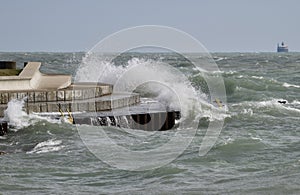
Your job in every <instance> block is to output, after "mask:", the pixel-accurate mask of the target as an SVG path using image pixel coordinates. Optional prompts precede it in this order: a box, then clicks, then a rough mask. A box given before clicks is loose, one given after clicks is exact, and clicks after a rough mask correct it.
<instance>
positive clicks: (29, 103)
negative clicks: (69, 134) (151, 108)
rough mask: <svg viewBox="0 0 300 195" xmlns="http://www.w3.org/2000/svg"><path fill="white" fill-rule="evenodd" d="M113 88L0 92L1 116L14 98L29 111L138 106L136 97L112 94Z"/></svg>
mask: <svg viewBox="0 0 300 195" xmlns="http://www.w3.org/2000/svg"><path fill="white" fill-rule="evenodd" d="M112 90H113V86H112V85H109V84H94V85H93V84H89V83H86V84H84V83H78V84H72V85H70V86H69V87H68V88H65V89H60V90H53V91H52V90H34V91H32V90H28V91H0V103H1V104H0V117H3V116H4V110H5V109H6V108H7V103H8V102H9V101H11V100H13V99H18V100H24V109H25V111H26V112H27V113H32V112H36V113H39V112H59V107H58V104H59V105H61V108H62V110H63V111H66V110H68V111H70V112H83V111H84V112H95V111H96V112H99V111H103V110H111V109H115V108H119V107H125V106H130V105H133V104H137V103H139V101H140V96H139V95H138V94H129V93H117V94H114V95H111V93H112Z"/></svg>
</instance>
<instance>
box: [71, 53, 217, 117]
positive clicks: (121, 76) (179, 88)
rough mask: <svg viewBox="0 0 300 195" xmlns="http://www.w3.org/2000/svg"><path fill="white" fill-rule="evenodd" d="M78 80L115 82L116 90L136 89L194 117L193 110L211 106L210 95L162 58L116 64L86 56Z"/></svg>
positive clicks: (134, 90)
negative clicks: (193, 84) (196, 86)
mask: <svg viewBox="0 0 300 195" xmlns="http://www.w3.org/2000/svg"><path fill="white" fill-rule="evenodd" d="M104 70H105V71H104ZM75 80H76V81H77V82H103V83H109V84H113V85H115V86H114V89H115V90H116V91H127V92H137V93H139V94H141V95H142V96H143V97H151V98H153V99H155V100H158V101H159V102H161V103H162V104H164V105H165V106H166V107H167V108H172V109H180V110H181V113H182V116H183V117H186V118H187V117H189V118H190V117H191V116H190V113H191V112H194V113H199V112H202V105H207V106H208V107H211V106H212V105H211V104H210V103H208V101H207V95H206V94H205V93H202V92H201V90H196V89H195V88H194V87H193V86H192V85H191V82H190V81H189V80H188V77H186V76H185V75H183V74H182V73H181V72H179V70H175V68H174V67H172V66H170V65H168V64H165V63H163V62H161V61H159V60H158V61H154V60H151V59H146V60H145V59H143V58H132V59H130V60H129V61H128V62H127V63H125V64H122V65H118V66H117V65H115V64H114V63H113V61H112V60H108V59H107V58H105V56H102V55H99V54H98V55H92V56H86V57H85V58H84V59H83V62H82V64H81V66H80V68H79V70H78V71H77V74H76V77H75ZM149 81H153V82H149ZM141 84H142V85H141ZM191 97H197V99H193V98H191ZM188 115H189V116H188ZM196 116H197V115H195V116H194V118H195V117H196ZM210 116H211V117H215V116H216V115H215V114H214V115H210ZM197 117H198V116H197Z"/></svg>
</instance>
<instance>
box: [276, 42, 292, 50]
mask: <svg viewBox="0 0 300 195" xmlns="http://www.w3.org/2000/svg"><path fill="white" fill-rule="evenodd" d="M277 52H289V48H288V46H287V45H285V44H284V42H282V43H281V45H280V44H279V43H277Z"/></svg>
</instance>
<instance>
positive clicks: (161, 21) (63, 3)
mask: <svg viewBox="0 0 300 195" xmlns="http://www.w3.org/2000/svg"><path fill="white" fill-rule="evenodd" d="M299 8H300V1H299V0H118V1H117V0H26V1H25V0H0V51H2V52H15V51H16V52H18V51H21V52H38V51H44V52H76V51H88V50H90V49H91V48H92V47H93V46H94V45H95V44H97V42H99V41H100V40H102V39H103V38H105V37H107V36H109V35H111V34H112V33H115V32H117V31H120V30H122V29H125V28H129V27H134V26H138V25H164V26H169V27H173V28H177V29H179V30H182V31H184V32H186V33H188V34H190V35H192V36H193V37H195V38H196V39H197V40H199V41H200V42H201V43H202V44H203V45H204V46H205V47H206V49H207V50H208V51H210V52H273V51H275V49H276V45H277V43H278V42H281V41H285V42H286V43H287V44H288V45H289V48H290V50H291V51H300V25H299V24H300V22H299V19H300V11H299Z"/></svg>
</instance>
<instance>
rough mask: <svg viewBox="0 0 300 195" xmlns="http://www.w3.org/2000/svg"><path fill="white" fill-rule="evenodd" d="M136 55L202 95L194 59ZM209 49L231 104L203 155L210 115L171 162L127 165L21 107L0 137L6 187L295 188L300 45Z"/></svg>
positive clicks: (65, 60)
mask: <svg viewBox="0 0 300 195" xmlns="http://www.w3.org/2000/svg"><path fill="white" fill-rule="evenodd" d="M82 56H83V54H82V53H74V54H72V53H0V59H1V60H15V61H17V62H18V66H19V67H21V66H22V62H24V61H41V62H43V66H42V71H45V72H48V73H49V72H51V73H68V74H73V75H75V72H76V68H78V66H79V63H80V62H81V58H82ZM133 56H134V57H136V58H138V59H152V60H153V61H157V60H160V61H164V62H167V63H169V64H171V65H172V66H174V67H177V68H179V69H181V71H183V72H187V73H188V75H190V77H189V78H190V80H191V82H192V85H193V86H194V87H195V88H196V89H198V90H202V91H203V93H204V94H205V89H206V86H205V84H204V83H203V80H202V78H201V77H200V76H197V75H194V74H193V70H192V69H191V67H190V65H189V63H188V62H186V61H184V60H182V59H179V58H177V57H176V56H173V55H167V54H147V55H146V54H134V55H133ZM212 56H213V57H214V60H215V61H216V63H217V64H218V66H219V68H220V70H221V75H222V76H223V78H224V82H225V87H226V91H227V107H228V112H227V115H226V117H225V123H224V128H223V129H222V131H221V134H220V135H219V137H218V140H217V142H216V144H215V145H214V147H213V148H212V149H211V150H210V151H209V152H208V153H207V154H206V155H205V156H199V146H200V145H201V142H202V138H203V135H204V132H205V127H206V124H205V123H207V121H206V122H204V124H201V125H200V128H199V129H198V131H197V134H196V136H195V137H194V139H193V141H192V143H191V144H190V145H189V146H188V148H187V149H186V150H185V151H184V152H183V153H182V154H181V155H180V156H179V157H178V158H176V159H175V160H174V161H172V162H171V163H169V164H167V165H165V166H162V167H159V168H157V169H153V170H145V171H127V170H120V169H117V168H115V167H112V166H110V165H109V164H106V163H104V162H102V161H101V160H99V159H98V158H96V157H95V156H94V155H93V154H92V153H91V152H90V151H89V150H88V149H87V148H86V146H85V145H84V143H83V142H82V140H81V138H80V136H79V134H78V131H77V128H76V126H72V125H69V124H64V123H61V122H58V121H51V120H46V119H41V118H38V117H36V116H31V115H30V116H27V115H23V114H22V113H21V114H20V110H17V109H16V113H15V115H16V117H17V121H15V122H16V123H15V124H17V126H18V128H12V129H11V131H10V132H9V133H8V135H6V136H5V137H1V139H0V151H6V152H7V153H8V154H7V155H3V156H0V164H1V165H0V171H1V176H0V194H24V193H26V194H110V193H112V194H116V193H124V194H299V193H300V187H299V184H300V127H299V124H300V121H299V118H300V54H299V53H286V54H278V53H244V54H242V53H226V54H224V53H216V54H212ZM191 57H192V58H194V59H198V58H199V56H198V55H197V54H193V55H191ZM131 58H132V56H123V57H120V58H118V59H116V60H115V64H119V65H124V66H125V65H126V63H127V61H128V60H130V59H131ZM151 62H152V61H151ZM108 71H109V70H108ZM95 72H96V73H95V74H97V70H96V71H95ZM212 74H214V73H212ZM108 76H109V75H108ZM106 79H108V80H109V78H106ZM279 100H285V101H286V102H287V103H286V104H280V103H278V101H279ZM16 108H18V107H16ZM213 117H214V116H212V118H213ZM109 130H110V133H111V136H112V137H114V138H115V139H116V140H119V141H120V142H123V143H125V144H128V145H132V144H134V143H135V142H136V140H135V139H134V138H133V136H131V135H130V134H129V133H126V132H124V131H123V130H122V129H118V128H113V127H110V128H109ZM176 131H177V130H176V129H175V130H172V131H167V132H156V133H155V134H152V135H151V136H150V137H149V139H147V145H146V146H147V147H149V145H151V147H155V146H156V145H161V142H162V141H164V140H165V139H167V140H168V139H169V138H171V137H172V136H174V133H176ZM146 146H145V147H146ZM141 147H143V145H141Z"/></svg>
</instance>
